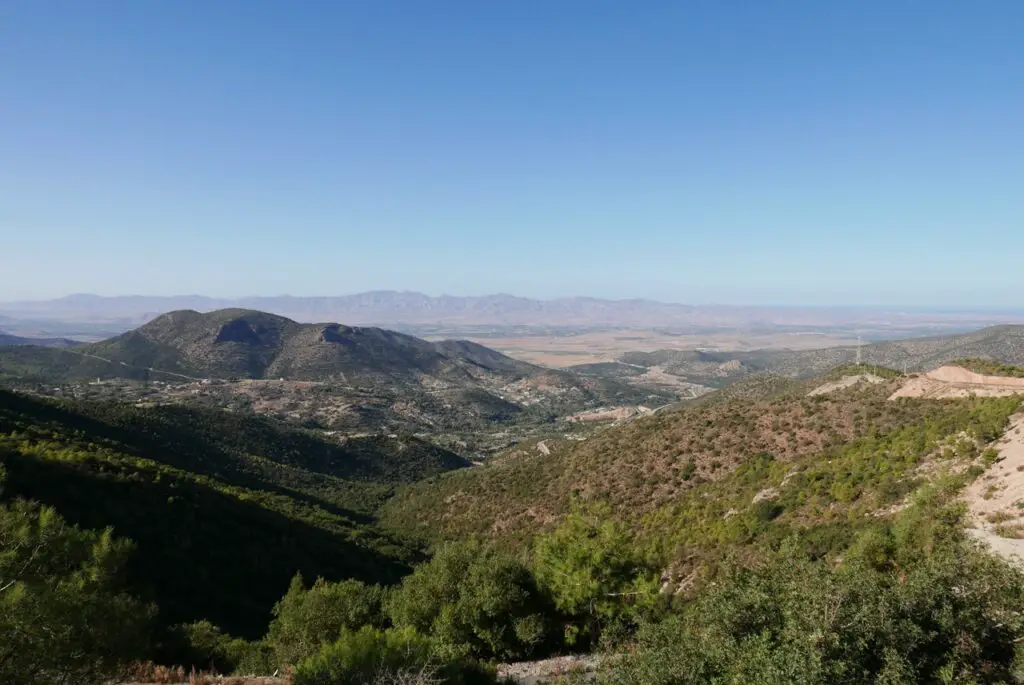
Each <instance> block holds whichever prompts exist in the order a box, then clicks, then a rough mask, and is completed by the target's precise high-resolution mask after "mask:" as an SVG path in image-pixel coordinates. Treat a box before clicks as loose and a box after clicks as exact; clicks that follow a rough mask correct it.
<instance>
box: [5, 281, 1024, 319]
mask: <svg viewBox="0 0 1024 685" xmlns="http://www.w3.org/2000/svg"><path fill="white" fill-rule="evenodd" d="M238 307H240V308H245V309H256V310H261V311H270V312H274V313H277V314H280V315H283V316H287V317H289V318H292V319H295V320H301V321H322V320H336V321H346V322H348V323H351V324H360V325H392V326H393V325H423V324H430V325H436V324H449V325H452V324H455V325H538V326H544V325H575V326H656V327H665V326H674V327H685V326H701V327H715V326H724V327H737V326H739V327H749V326H755V327H756V326H763V325H847V324H852V323H858V322H859V323H863V324H879V323H881V324H887V325H903V324H907V325H909V324H912V323H920V322H922V321H936V322H943V323H944V324H946V325H963V326H971V325H984V324H985V323H997V322H1005V321H1014V322H1020V323H1024V312H1022V311H1019V310H1017V311H993V312H987V311H974V312H970V311H963V310H950V311H943V312H938V311H936V310H933V309H928V308H923V307H922V308H886V307H813V306H807V307H792V306H789V307H787V306H744V305H714V304H711V305H708V304H705V305H693V304H680V303H671V302H660V301H656V300H649V299H643V298H630V299H601V298H595V297H562V298H553V299H531V298H526V297H519V296H515V295H509V294H494V295H482V296H469V297H462V296H452V295H441V296H430V295H425V294H423V293H419V292H412V291H393V290H374V291H367V292H362V293H355V294H352V295H341V296H311V297H298V296H290V295H282V296H276V297H268V296H255V297H241V298H215V297H207V296H203V295H182V296H143V295H126V296H116V297H104V296H99V295H90V294H77V295H69V296H66V297H63V298H57V299H54V300H36V301H21V302H6V303H0V312H3V313H4V314H6V315H8V316H10V315H16V316H21V317H25V316H29V317H44V318H45V317H52V318H57V319H66V320H77V321H82V320H96V319H106V320H128V321H131V322H134V323H142V322H144V321H147V320H149V319H152V318H154V317H155V316H158V315H159V314H161V313H165V312H168V311H174V310H180V309H195V310H202V311H211V310H216V309H224V308H238Z"/></svg>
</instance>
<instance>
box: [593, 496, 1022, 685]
mask: <svg viewBox="0 0 1024 685" xmlns="http://www.w3.org/2000/svg"><path fill="white" fill-rule="evenodd" d="M914 509H916V511H915V512H913V513H912V514H911V515H910V516H909V517H907V520H906V521H902V522H898V523H897V524H896V525H895V526H893V527H892V529H891V530H886V531H882V532H879V531H877V530H875V531H871V532H869V533H865V534H864V536H863V537H861V538H859V539H858V540H857V541H856V542H855V543H854V545H853V547H852V549H851V550H850V553H849V554H848V555H847V558H846V560H845V561H844V563H843V564H842V565H841V566H839V567H835V566H833V565H832V564H830V563H828V562H825V561H813V560H810V559H809V558H807V557H806V556H805V555H803V554H802V553H801V551H800V550H799V548H798V547H797V546H796V545H791V544H787V545H784V546H783V548H782V549H781V550H780V551H779V552H778V553H777V554H776V555H774V556H773V557H772V558H771V559H770V561H769V562H768V563H767V564H765V565H764V566H762V567H760V568H754V569H749V568H744V567H743V565H742V564H739V563H734V564H732V565H730V567H728V569H727V570H726V571H725V572H724V573H723V574H721V575H720V576H719V577H718V578H717V579H716V583H715V584H714V585H713V586H709V587H707V588H706V590H705V591H704V592H703V593H702V594H700V595H699V596H698V597H697V598H696V599H695V600H693V601H692V602H691V603H690V604H688V605H686V606H685V607H684V608H683V610H682V611H681V613H680V614H679V615H676V616H673V617H672V618H670V619H668V620H666V621H664V622H662V623H660V624H657V625H648V626H646V627H645V628H644V629H643V630H642V631H641V634H640V637H639V640H638V647H637V649H636V650H635V651H634V652H633V653H631V654H630V655H629V656H627V657H625V658H624V659H622V660H621V661H620V662H618V663H616V664H615V665H613V666H612V667H611V668H610V673H609V674H608V680H609V681H610V682H611V683H613V684H614V685H633V684H636V685H641V684H642V685H661V684H664V685H669V684H671V685H685V684H688V683H694V684H696V683H702V684H703V683H722V684H724V683H754V684H760V683H764V684H768V683H773V684H774V683H807V684H811V683H825V682H843V683H851V684H855V683H863V684H865V685H867V684H868V683H908V684H909V683H919V682H923V683H939V682H963V683H973V682H1010V681H1011V680H1012V671H1013V668H1014V659H1015V645H1016V642H1017V640H1019V639H1020V638H1021V637H1022V635H1024V625H1022V617H1021V614H1020V611H1019V609H1020V606H1021V602H1022V601H1024V578H1022V576H1021V575H1020V574H1019V573H1018V572H1017V571H1015V570H1013V569H1011V568H1010V567H1008V566H1007V565H1006V564H1004V563H1003V562H1002V561H1000V560H997V559H995V558H993V557H991V556H989V555H987V554H985V553H983V552H981V551H980V550H979V549H977V548H976V547H975V546H974V544H973V543H970V542H968V541H966V540H965V539H964V538H963V536H962V535H958V534H957V533H956V530H957V527H956V525H949V522H950V521H955V520H956V518H957V513H956V511H955V510H954V511H946V512H944V511H937V510H931V509H928V508H927V507H922V506H919V507H915V508H914ZM932 515H935V516H936V519H935V521H936V522H935V523H934V524H933V525H931V526H930V530H929V531H927V532H925V533H924V534H920V533H914V534H911V533H910V530H911V529H913V528H915V527H919V526H920V524H921V523H922V522H923V521H924V520H925V519H927V518H928V517H930V516H932ZM734 561H736V560H734Z"/></svg>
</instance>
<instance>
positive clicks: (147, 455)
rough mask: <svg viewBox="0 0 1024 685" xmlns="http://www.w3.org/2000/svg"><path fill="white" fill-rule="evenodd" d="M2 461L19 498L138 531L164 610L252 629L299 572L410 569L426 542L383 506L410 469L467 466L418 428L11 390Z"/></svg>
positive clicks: (2, 400)
mask: <svg viewBox="0 0 1024 685" xmlns="http://www.w3.org/2000/svg"><path fill="white" fill-rule="evenodd" d="M0 460H2V463H3V464H4V465H5V466H6V470H7V483H6V484H5V488H4V492H3V494H4V496H5V497H7V498H10V497H15V496H21V497H28V498H31V499H33V500H36V501H39V502H42V503H44V504H49V505H52V506H54V507H55V508H56V509H57V511H59V512H60V513H61V514H62V515H63V516H65V517H66V518H68V519H69V520H70V521H72V522H73V523H77V524H80V525H82V526H84V527H87V528H105V527H108V526H112V527H113V529H114V531H115V534H117V535H120V536H125V537H128V538H131V539H132V540H134V541H135V542H136V543H137V544H138V548H139V554H137V555H136V556H135V557H134V559H133V561H132V563H131V567H130V571H131V573H132V575H133V577H134V578H135V580H136V582H137V584H138V585H139V586H140V587H144V588H145V589H146V591H147V593H148V596H149V597H151V598H152V599H154V600H156V601H157V603H158V604H159V606H160V609H161V612H162V619H163V620H164V621H166V622H167V623H174V622H180V621H183V620H196V619H199V618H209V619H211V620H214V621H216V622H217V623H219V624H221V625H222V626H224V627H225V628H228V629H231V630H232V631H235V632H238V633H241V634H251V633H253V632H255V633H257V634H258V633H260V632H261V631H262V629H263V628H264V627H265V625H266V621H267V620H268V618H269V611H270V608H271V607H272V606H273V603H274V602H275V601H276V600H277V599H278V598H279V597H280V595H281V593H282V592H283V591H284V589H285V588H287V585H288V582H289V581H290V579H291V578H292V576H293V575H294V574H295V573H296V572H298V571H302V572H303V573H305V574H307V575H308V576H309V577H314V578H315V577H317V576H320V575H322V576H325V577H329V578H346V577H352V578H363V579H367V580H374V581H381V580H383V581H385V582H387V581H394V580H397V579H398V578H399V577H400V576H401V575H402V574H403V573H404V572H406V570H407V568H408V567H407V565H408V564H409V563H411V562H412V561H414V560H415V559H417V558H418V556H417V552H416V547H415V546H410V545H409V544H407V543H405V542H402V541H400V540H396V539H395V538H393V537H391V536H388V535H384V534H382V533H379V532H378V531H377V530H376V528H375V524H374V517H373V512H374V510H375V508H376V507H377V506H378V504H379V503H380V502H381V501H383V500H384V499H385V498H386V497H387V496H388V495H389V493H390V492H391V489H392V488H393V487H394V486H395V485H396V484H399V483H403V482H412V481H414V480H417V479H419V478H422V477H425V476H429V475H432V474H437V473H440V472H443V471H445V470H449V469H453V468H461V467H463V466H466V465H467V463H466V462H465V461H464V460H463V459H462V458H460V457H458V456H457V455H455V454H452V453H450V452H446V451H445V450H442V449H440V448H438V447H435V446H433V445H430V444H429V443H425V442H423V441H420V440H417V439H414V438H408V439H397V438H396V439H389V438H383V437H372V438H365V439H353V440H349V441H348V442H347V443H346V444H345V445H344V446H342V445H338V444H332V443H330V442H326V441H324V440H322V439H320V438H318V437H316V436H315V435H313V434H312V433H309V432H305V431H302V430H298V429H294V428H288V427H286V426H282V425H278V424H275V423H273V422H271V421H268V420H265V419H260V418H257V417H252V416H242V415H237V414H231V413H227V412H223V411H216V410H205V411H204V410H195V409H183V408H176V407H161V408H152V409H139V408H135V407H132V406H128V405H121V404H115V403H95V404H88V403H68V402H53V401H47V400H41V399H36V398H30V397H26V396H22V395H18V394H14V393H8V392H4V391H0ZM241 579H244V586H245V591H244V592H240V591H239V583H240V582H241Z"/></svg>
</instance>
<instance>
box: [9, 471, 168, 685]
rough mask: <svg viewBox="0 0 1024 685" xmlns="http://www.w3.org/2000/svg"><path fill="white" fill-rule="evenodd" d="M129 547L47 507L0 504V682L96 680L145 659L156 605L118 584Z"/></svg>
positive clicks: (91, 683) (85, 684)
mask: <svg viewBox="0 0 1024 685" xmlns="http://www.w3.org/2000/svg"><path fill="white" fill-rule="evenodd" d="M2 476H3V474H2V472H0V479H2ZM130 550H131V545H130V544H129V543H127V542H125V541H122V540H116V539H115V538H114V537H113V536H112V535H111V533H110V531H109V530H108V531H104V532H100V533H97V532H92V531H86V530H81V529H79V528H77V527H75V526H69V525H67V523H65V521H64V520H63V519H62V518H61V517H60V516H59V515H58V514H57V513H56V512H55V511H54V510H53V509H50V508H48V507H40V506H38V505H36V504H33V503H27V502H22V501H16V502H13V503H12V504H10V505H5V506H0V682H2V683H16V684H17V685H36V684H38V685H44V684H45V685H52V684H53V683H62V684H64V685H78V684H82V685H95V683H100V682H105V681H106V680H108V679H109V678H111V677H112V676H114V675H116V674H117V673H118V672H119V670H120V669H121V667H122V666H123V665H124V664H125V663H127V662H128V661H131V660H134V659H138V658H140V657H142V656H144V654H145V650H146V648H147V645H146V642H147V637H148V634H149V628H150V621H151V618H152V616H153V610H152V608H151V607H147V606H145V605H143V604H141V603H140V602H138V601H137V600H135V599H134V598H132V597H130V596H129V595H127V594H125V593H124V592H123V590H122V589H121V587H120V585H121V583H120V576H121V569H122V567H123V565H124V562H125V561H126V559H127V554H128V553H129V552H130Z"/></svg>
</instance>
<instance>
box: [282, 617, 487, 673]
mask: <svg viewBox="0 0 1024 685" xmlns="http://www.w3.org/2000/svg"><path fill="white" fill-rule="evenodd" d="M493 682H494V678H493V675H492V674H491V673H490V672H488V671H487V670H486V669H484V668H482V667H479V666H476V665H474V664H472V663H469V662H466V663H463V662H460V661H457V660H456V661H452V660H449V661H445V660H442V659H439V658H438V656H437V655H436V653H435V651H434V645H433V643H432V641H431V640H428V639H427V638H425V637H423V636H421V635H419V634H417V633H416V631H415V630H413V629H412V628H392V629H389V630H383V631H382V630H379V629H377V628H372V627H369V626H367V627H365V628H362V629H360V630H358V631H355V632H352V631H347V630H346V631H345V632H343V633H342V635H341V637H340V638H339V639H338V640H337V641H336V642H334V643H333V644H329V645H324V646H323V647H321V649H320V651H319V652H318V653H317V654H316V655H314V656H312V657H309V658H308V659H306V660H304V661H302V662H301V663H300V664H299V665H298V667H297V668H296V669H295V674H294V678H293V683H294V685H391V684H394V685H401V684H409V685H434V684H440V683H451V684H452V685H456V684H466V685H468V684H470V683H480V684H483V683H493Z"/></svg>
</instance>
